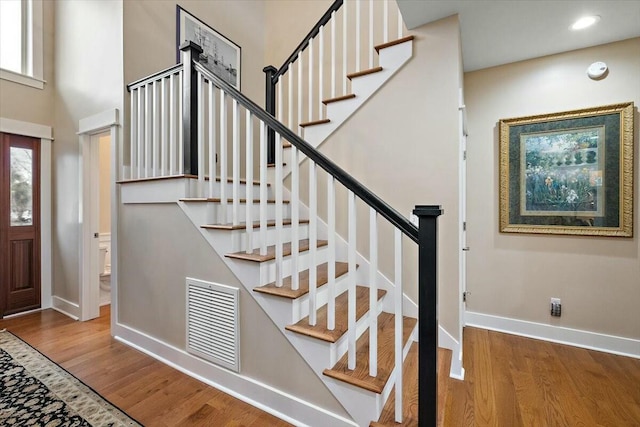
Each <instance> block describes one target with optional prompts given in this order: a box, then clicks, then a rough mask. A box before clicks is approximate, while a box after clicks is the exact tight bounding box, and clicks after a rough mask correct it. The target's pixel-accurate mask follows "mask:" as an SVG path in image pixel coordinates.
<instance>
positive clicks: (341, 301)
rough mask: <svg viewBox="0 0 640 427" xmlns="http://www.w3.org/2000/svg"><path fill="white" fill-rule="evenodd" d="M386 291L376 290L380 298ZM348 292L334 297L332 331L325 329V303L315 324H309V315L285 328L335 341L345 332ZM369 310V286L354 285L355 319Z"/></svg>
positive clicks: (318, 313) (320, 338)
mask: <svg viewBox="0 0 640 427" xmlns="http://www.w3.org/2000/svg"><path fill="white" fill-rule="evenodd" d="M386 293H387V291H385V290H378V299H380V298H382V297H383V296H384V295H385V294H386ZM348 303H349V296H348V292H347V291H345V292H343V293H342V294H341V295H339V296H338V297H337V298H336V327H335V328H334V330H333V331H330V330H329V329H327V305H326V304H325V305H323V306H322V307H320V309H319V310H318V312H317V316H318V317H317V319H316V320H317V322H316V325H315V326H311V325H309V316H307V317H305V318H304V319H302V320H300V321H299V322H298V323H296V324H294V325H289V326H286V327H285V329H287V330H288V331H292V332H297V333H299V334H302V335H307V336H309V337H313V338H317V339H319V340H322V341H327V342H332V343H334V342H336V341H338V339H339V338H340V337H341V336H342V335H344V334H345V333H346V332H347V329H348V328H347V325H348V318H347V312H348ZM368 311H369V288H367V287H364V286H356V321H357V320H358V319H360V318H362V316H364V315H365V314H366V313H367V312H368Z"/></svg>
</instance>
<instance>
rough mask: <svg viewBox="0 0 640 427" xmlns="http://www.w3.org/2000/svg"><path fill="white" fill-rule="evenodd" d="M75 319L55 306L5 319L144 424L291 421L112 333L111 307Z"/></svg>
mask: <svg viewBox="0 0 640 427" xmlns="http://www.w3.org/2000/svg"><path fill="white" fill-rule="evenodd" d="M100 312H101V317H100V318H99V319H95V320H91V321H88V322H76V321H74V320H72V319H70V318H68V317H67V316H64V315H62V314H60V313H58V312H56V311H53V310H43V311H41V312H38V313H33V314H28V315H25V316H21V317H14V318H11V319H4V320H0V329H3V328H7V330H9V331H11V332H12V333H13V334H15V335H17V336H19V337H20V338H22V339H23V340H24V341H26V342H28V343H29V344H31V345H32V346H34V347H35V348H36V349H38V350H39V351H40V352H42V353H44V354H45V355H46V356H48V357H49V358H50V359H52V360H53V361H55V362H56V363H58V364H60V365H61V366H62V367H63V368H65V369H66V370H67V371H69V372H71V373H72V374H73V375H75V376H76V377H77V378H79V379H80V380H82V381H84V382H85V383H86V384H87V385H89V386H90V387H92V388H93V389H94V390H96V391H97V392H98V393H100V394H101V395H102V396H103V397H104V398H106V399H107V400H109V401H110V402H111V403H113V404H114V405H116V406H118V407H119V408H120V409H122V410H123V411H125V412H126V413H127V414H129V415H130V416H131V417H133V418H135V419H136V420H138V421H139V422H140V423H142V424H143V425H145V426H148V427H153V426H159V427H165V426H185V427H186V426H229V427H231V426H233V427H240V426H245V427H263V426H276V427H280V426H283V427H284V426H289V425H290V424H288V423H286V422H284V421H282V420H280V419H278V418H276V417H274V416H272V415H270V414H267V413H266V412H262V411H260V410H259V409H257V408H255V407H253V406H250V405H248V404H246V403H244V402H242V401H240V400H238V399H235V398H234V397H231V396H229V395H228V394H225V393H223V392H221V391H219V390H217V389H215V388H213V387H209V386H208V385H206V384H204V383H202V382H200V381H198V380H196V379H193V378H191V377H189V376H187V375H185V374H183V373H181V372H179V371H177V370H175V369H173V368H171V367H169V366H167V365H165V364H163V363H161V362H158V361H157V360H155V359H153V358H151V357H149V356H147V355H146V354H143V353H141V352H139V351H137V350H135V349H133V348H131V347H128V346H126V345H124V344H122V343H120V342H118V341H116V340H114V339H113V338H112V337H111V336H110V332H109V329H110V316H109V306H104V307H101V309H100Z"/></svg>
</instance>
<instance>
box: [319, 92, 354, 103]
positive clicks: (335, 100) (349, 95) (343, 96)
mask: <svg viewBox="0 0 640 427" xmlns="http://www.w3.org/2000/svg"><path fill="white" fill-rule="evenodd" d="M355 97H356V94H355V93H350V94H347V95H342V96H336V97H335V98H329V99H325V100H324V101H322V103H323V104H324V105H327V104H331V103H333V102H340V101H346V100H347V99H353V98H355Z"/></svg>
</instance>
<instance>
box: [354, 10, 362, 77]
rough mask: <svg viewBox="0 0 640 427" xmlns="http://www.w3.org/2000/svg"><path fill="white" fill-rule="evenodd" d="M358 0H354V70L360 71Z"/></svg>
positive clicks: (360, 35)
mask: <svg viewBox="0 0 640 427" xmlns="http://www.w3.org/2000/svg"><path fill="white" fill-rule="evenodd" d="M360 37H362V34H361V33H360V0H356V34H355V38H356V71H360Z"/></svg>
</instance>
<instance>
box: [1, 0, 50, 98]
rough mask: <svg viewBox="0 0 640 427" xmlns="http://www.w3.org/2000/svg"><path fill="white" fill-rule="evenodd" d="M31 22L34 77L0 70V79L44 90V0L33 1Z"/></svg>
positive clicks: (31, 55)
mask: <svg viewBox="0 0 640 427" xmlns="http://www.w3.org/2000/svg"><path fill="white" fill-rule="evenodd" d="M29 15H30V17H31V22H30V23H29V29H30V30H31V31H30V33H31V43H30V45H31V46H30V48H28V52H27V54H28V55H30V61H31V71H32V73H33V74H32V75H27V74H22V73H16V72H13V71H9V70H5V69H3V68H0V79H3V80H8V81H11V82H14V83H19V84H22V85H25V86H30V87H34V88H37V89H44V84H45V83H46V81H45V80H44V67H43V62H44V57H43V33H44V32H43V25H44V19H43V12H42V0H31V13H30V14H29ZM27 68H29V67H27Z"/></svg>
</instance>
